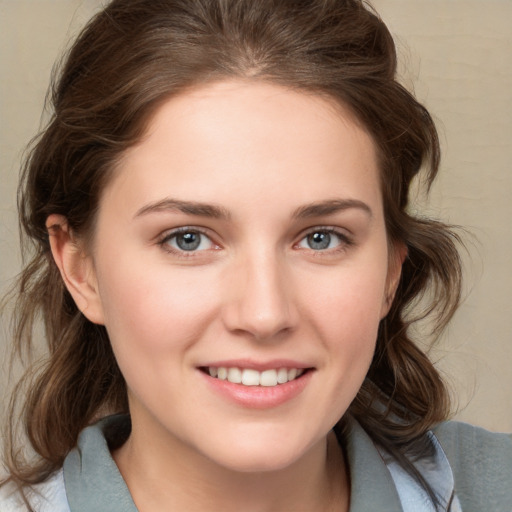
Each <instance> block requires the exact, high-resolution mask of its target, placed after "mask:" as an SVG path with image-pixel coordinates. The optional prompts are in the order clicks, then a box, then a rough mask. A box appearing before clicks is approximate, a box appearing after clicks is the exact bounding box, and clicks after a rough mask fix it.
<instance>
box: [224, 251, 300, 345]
mask: <svg viewBox="0 0 512 512" xmlns="http://www.w3.org/2000/svg"><path fill="white" fill-rule="evenodd" d="M231 278H232V279H233V280H234V281H235V283H234V289H235V293H234V295H233V296H232V297H231V301H230V304H228V305H227V308H228V311H227V317H228V326H229V328H230V329H231V330H236V331H245V332H247V333H250V334H251V335H252V336H253V337H254V338H257V339H265V338H270V337H272V336H275V335H276V334H278V333H281V332H283V331H286V330H289V329H291V328H292V327H293V325H294V322H295V314H294V304H293V294H292V290H291V289H290V287H291V282H290V276H289V273H288V271H287V268H286V264H285V262H284V261H283V257H282V255H279V254H278V253H277V251H276V250H273V249H272V248H269V247H266V248H265V247H261V246H260V247H258V248H257V249H255V250H252V251H248V252H247V253H245V254H244V255H243V256H241V258H240V260H239V261H238V263H237V269H236V271H235V272H234V273H233V275H232V276H231Z"/></svg>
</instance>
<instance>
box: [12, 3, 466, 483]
mask: <svg viewBox="0 0 512 512" xmlns="http://www.w3.org/2000/svg"><path fill="white" fill-rule="evenodd" d="M396 68H397V59H396V50H395V46H394V42H393V39H392V37H391V35H390V33H389V31H388V29H387V27H386V26H385V24H384V23H383V22H382V21H381V20H380V18H379V17H378V15H377V14H376V13H375V12H374V11H373V9H372V8H371V7H370V6H369V5H368V4H366V3H365V2H364V1H362V0H258V1H254V0H114V1H113V2H111V3H110V4H108V5H107V6H106V7H105V9H103V10H102V11H100V12H99V13H98V14H97V15H96V16H95V17H94V18H93V19H92V20H91V21H90V22H89V23H88V24H87V26H86V27H85V28H84V30H83V31H82V32H81V34H80V35H79V37H78V39H77V40H76V42H75V43H74V45H73V46H72V48H71V49H70V51H69V52H68V55H67V58H66V59H65V61H64V64H63V66H62V69H61V71H60V73H59V76H58V78H57V79H55V80H54V82H53V86H52V88H51V104H52V107H53V112H52V116H51V119H50V120H49V123H48V125H47V126H46V128H45V129H44V130H43V132H42V133H41V134H40V136H39V137H38V138H37V139H36V140H35V142H34V143H33V146H32V148H31V151H30V153H29V154H28V157H27V159H26V161H25V165H24V168H23V174H22V178H21V182H20V188H19V198H18V202H19V212H20V224H21V228H22V233H23V235H22V237H23V243H24V244H25V249H26V253H27V254H29V255H30V256H29V257H30V259H29V260H28V262H27V264H26V266H25V267H24V270H23V271H22V273H21V274H20V277H19V280H18V282H17V288H16V290H17V292H16V293H17V303H16V307H15V312H14V324H13V326H14V327H13V328H14V345H13V346H14V350H15V351H16V352H17V353H23V352H25V351H28V352H30V351H32V350H33V345H34V340H33V338H34V334H33V332H34V327H35V325H36V323H37V320H38V318H40V319H41V320H42V324H43V326H44V332H45V339H46V342H47V357H46V358H45V360H44V363H43V364H40V365H39V366H38V367H34V366H33V365H32V366H31V367H29V368H28V369H27V373H26V375H25V377H24V380H23V381H22V382H24V383H25V388H21V387H19V388H18V392H15V393H14V395H13V400H12V403H11V407H12V411H13V412H12V418H11V420H10V422H11V424H10V431H9V439H8V446H7V450H6V456H7V464H8V469H9V471H10V474H11V478H12V479H14V480H16V481H18V482H22V483H24V484H32V483H36V482H40V481H43V480H44V479H46V478H47V477H48V476H49V475H50V474H51V473H52V472H53V471H55V470H56V469H57V468H59V467H60V466H62V464H63V460H64V458H65V457H66V455H67V454H68V452H69V451H70V450H71V449H72V448H73V447H74V446H75V444H76V442H77V437H78V434H79V432H80V430H81V429H83V428H84V427H85V426H86V425H88V424H90V423H91V422H92V421H94V420H95V419H96V418H98V417H100V416H102V415H104V414H106V413H110V412H128V404H127V392H126V385H125V382H124V379H123V377H122V375H121V372H120V370H119V368H118V366H117V363H116V360H115V358H114V354H113V352H112V350H111V348H110V343H109V339H108V336H107V333H106V330H105V328H104V327H103V326H100V325H94V324H92V323H91V322H89V321H88V320H87V319H86V318H85V317H84V316H83V315H82V314H81V313H80V311H79V310H78V309H77V307H76V305H75V304H74V302H73V300H72V298H71V296H70V294H69V293H68V291H67V290H66V288H65V286H64V284H63V281H62V279H61V277H60V274H59V272H58V269H57V267H56V265H55V263H54V261H53V258H52V255H51V251H50V245H49V238H48V232H47V228H46V225H45V222H46V219H47V217H48V216H49V215H50V214H61V215H63V216H65V217H66V219H67V222H68V224H69V226H70V228H71V229H72V230H73V231H74V232H75V233H77V234H78V235H79V236H84V237H87V236H89V235H90V234H91V233H92V232H93V231H94V221H95V217H96V211H97V207H98V201H99V198H100V194H101V191H102V190H103V188H104V187H105V185H106V184H107V183H108V181H109V179H110V177H111V175H112V172H113V169H114V168H115V164H116V162H118V161H119V159H120V157H121V156H122V155H123V153H124V152H125V150H126V149H127V148H130V147H131V146H133V145H134V144H135V143H137V142H138V141H139V140H140V139H141V137H142V136H143V134H144V132H145V128H146V127H147V124H148V122H149V120H150V119H151V116H152V115H153V114H154V112H155V111H156V109H157V108H158V107H159V105H161V104H162V102H164V101H165V100H167V99H169V98H170V97H172V96H175V95H177V94H180V93H182V92H183V91H186V90H187V89H189V88H190V87H193V86H197V85H201V84H207V83H212V82H215V81H218V80H223V79H231V78H233V79H242V80H249V81H250V80H258V81H265V82H269V83H273V84H278V85H282V86H284V87H287V88H292V89H293V90H298V91H304V92H307V93H312V94H318V95H323V96H325V97H327V98H330V99H333V100H335V101H337V102H339V103H340V104H343V105H344V106H346V107H348V108H349V109H350V110H351V112H352V113H353V114H354V115H355V117H356V118H357V119H358V120H359V122H360V123H361V124H362V125H363V126H364V127H365V129H366V130H367V131H368V132H369V133H370V135H371V136H372V138H373V141H374V143H375V145H376V147H377V152H378V158H379V167H380V172H381V175H380V178H381V187H382V194H383V201H384V210H385V219H386V229H387V233H388V238H389V240H390V242H391V244H392V243H399V244H402V245H404V246H405V247H406V248H407V257H406V259H405V261H404V263H403V268H402V275H401V280H400V283H399V286H398V290H397V293H396V297H395V299H394V301H393V304H392V306H391V310H390V312H389V314H388V315H387V316H386V318H384V319H383V320H382V321H381V325H380V328H379V332H378V339H377V345H376V351H375V355H374V358H373V361H372V364H371V367H370V370H369V373H368V375H367V377H366V379H365V381H364V383H363V385H362V387H361V389H360V391H359V393H358V395H357V397H356V398H355V400H354V401H353V403H352V404H351V406H350V408H349V410H348V412H347V414H346V415H345V416H346V417H348V416H352V417H354V418H356V419H357V420H358V421H359V422H360V424H361V425H362V426H363V428H364V429H365V430H366V431H367V432H368V434H369V435H370V436H371V437H372V438H373V439H374V440H375V441H376V442H378V443H380V444H381V445H383V446H384V447H386V448H387V449H388V450H389V451H391V452H392V453H395V454H398V457H400V454H402V453H404V451H405V450H406V449H408V447H410V446H411V445H412V444H413V443H414V442H415V441H416V440H418V439H420V438H421V436H422V435H423V434H424V433H425V432H426V431H427V430H428V429H429V428H431V427H432V426H433V425H434V424H436V423H438V422H440V421H442V420H444V419H446V418H447V416H448V414H449V399H448V393H447V389H446V388H445V385H444V384H443V381H442V379H441V378H440V375H439V373H438V371H437V370H436V369H435V367H434V366H433V364H432V363H431V361H430V360H429V358H428V357H427V355H426V354H425V353H424V352H423V351H422V350H420V348H418V346H417V345H416V344H415V343H414V341H413V340H412V339H411V334H410V331H411V329H410V328H409V327H410V325H411V323H412V322H413V321H415V320H417V319H418V318H419V317H421V318H423V317H425V316H427V315H429V316H431V317H432V319H433V320H432V321H433V326H434V329H433V332H435V333H439V332H440V331H441V330H442V328H443V327H444V326H445V325H446V323H447V322H448V321H449V319H450V318H451V316H452V315H453V313H454V311H455V309H456V307H457V306H458V303H459V300H460V290H461V264H460V259H459V254H458V251H457V245H458V243H459V242H460V240H459V238H458V236H457V234H456V232H455V231H454V230H453V229H452V228H450V227H449V226H447V225H445V224H443V223H441V222H438V221H434V220H428V219H425V218H418V217H415V216H413V215H412V214H411V213H410V211H409V209H408V200H409V188H410V185H411V181H412V180H413V178H414V177H415V176H417V175H418V173H420V171H422V173H423V180H424V184H425V186H426V188H427V189H429V188H430V186H431V184H432V181H433V180H434V178H435V176H436V174H437V171H438V167H439V158H440V150H439V141H438V136H437V132H436V128H435V125H434V122H433V120H432V118H431V116H430V115H429V113H428V112H427V110H426V109H425V108H424V107H423V106H422V105H421V104H420V103H418V101H416V99H415V98H414V97H413V96H412V95H411V94H410V93H409V92H408V91H407V90H406V89H405V88H404V87H403V86H402V85H401V84H400V83H399V81H398V79H397V69H396ZM420 301H421V304H422V306H423V307H422V310H421V313H420V314H417V315H416V316H413V312H414V310H415V306H417V305H418V303H419V302H420ZM27 383H28V384H27ZM20 386H21V384H20ZM22 389H23V390H24V391H23V392H22V391H21V390H22ZM20 396H23V398H20ZM16 397H18V398H16ZM17 400H24V402H23V404H22V414H21V416H20V417H21V418H22V420H21V422H22V425H23V428H24V432H25V433H26V435H27V436H28V439H29V441H30V444H31V446H32V447H33V449H34V450H35V452H36V454H37V458H36V459H35V460H32V461H31V462H29V463H27V462H25V461H24V459H23V457H21V456H19V450H18V449H17V443H16V420H15V418H16V416H15V410H16V408H17V404H16V402H17ZM340 421H341V423H340V425H342V424H343V421H344V420H343V419H342V420H340ZM401 460H402V459H401ZM402 462H403V463H404V464H405V465H407V463H406V462H404V461H403V460H402ZM412 471H413V470H412ZM413 472H414V471H413Z"/></svg>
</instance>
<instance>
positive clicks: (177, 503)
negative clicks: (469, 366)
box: [1, 0, 512, 512]
mask: <svg viewBox="0 0 512 512" xmlns="http://www.w3.org/2000/svg"><path fill="white" fill-rule="evenodd" d="M395 73H396V58H395V50H394V45H393V41H392V38H391V36H390V34H389V32H388V31H387V29H386V27H385V25H384V24H383V23H382V22H381V21H380V19H379V18H378V17H377V15H376V14H375V13H373V12H372V11H371V10H370V8H369V7H366V6H365V5H363V3H361V2H360V1H355V0H307V1H301V2H297V0H294V1H291V0H263V1H259V2H254V0H251V1H249V0H237V1H228V0H215V1H212V0H197V1H193V2H190V1H185V0H182V1H177V0H173V1H171V0H166V1H159V2H155V1H154V0H151V1H150V0H131V1H127V0H115V1H114V2H112V3H110V4H109V5H108V6H107V7H106V8H105V9H104V10H103V11H102V12H100V13H99V14H98V15H97V16H96V17H95V18H94V19H93V20H92V21H91V22H90V23H89V24H88V26H87V27H86V28H85V29H84V31H83V32H82V34H81V35H80V37H79V38H78V40H77V42H76V43H75V44H74V46H73V48H72V49H71V51H70V53H69V55H68V57H67V60H66V63H65V65H64V68H63V70H62V73H61V76H60V78H59V80H58V81H57V82H56V84H55V86H54V89H53V105H54V109H55V113H54V116H53V118H52V120H51V122H50V123H49V125H48V127H47V128H46V129H45V131H44V132H43V134H42V135H41V137H40V138H39V140H38V141H37V143H36V144H35V146H34V148H33V150H32V153H31V155H30V158H29V159H28V160H27V164H26V167H25V172H24V176H23V183H22V186H21V195H20V215H21V221H22V225H23V227H24V230H25V232H26V235H27V236H28V237H29V239H31V240H32V241H33V242H34V244H35V254H34V257H33V260H32V262H31V263H30V264H29V265H28V266H27V267H26V269H25V270H24V273H23V275H22V277H21V279H20V283H19V291H20V295H19V297H20V298H19V302H18V309H17V317H16V322H15V327H16V332H15V339H16V349H17V350H23V349H24V348H27V347H28V348H29V349H30V346H31V345H30V343H31V330H32V325H33V322H34V320H35V318H36V316H37V315H39V314H40V315H41V317H42V319H43V322H44V325H45V329H46V338H47V341H48V359H47V361H46V363H45V365H44V366H43V367H42V368H30V369H29V370H28V372H27V375H26V378H25V381H24V383H25V384H26V388H24V391H23V393H22V392H21V389H22V388H21V387H20V388H19V390H20V391H19V392H18V393H16V394H15V397H20V396H24V397H25V398H24V403H23V404H22V407H23V410H22V413H23V423H24V428H25V429H26V433H27V435H28V440H29V441H30V444H31V446H32V447H33V448H34V450H35V452H36V454H37V459H35V460H31V461H30V462H24V461H23V460H22V459H21V458H20V456H19V452H18V451H17V445H16V442H15V425H12V426H11V432H10V437H9V446H8V450H7V452H6V454H7V466H8V470H9V473H10V480H9V482H7V483H5V484H4V485H3V487H2V489H1V492H2V496H3V499H4V503H2V507H3V508H2V510H4V509H7V510H19V509H20V507H21V506H22V505H21V503H22V501H21V500H22V499H23V498H24V499H25V502H26V506H27V507H29V508H32V509H34V510H42V511H44V510H52V511H54V510H63V511H72V512H83V511H87V510H94V511H98V510H109V511H113V510H123V511H124V510H139V511H141V512H144V511H151V510H188V511H194V510H202V511H204V510H217V509H223V510H235V509H236V510H239V509H240V508H243V509H248V510H258V511H270V510H307V511H315V510H322V511H325V510H345V511H348V510H350V511H353V512H355V511H363V510H377V509H378V510H393V511H396V510H400V509H402V510H414V511H421V510H451V511H457V510H464V511H465V512H466V511H471V510H475V511H477V510H484V509H488V510H508V509H507V508H506V507H509V504H510V502H511V500H512V496H511V495H510V489H509V488H510V486H509V485H507V483H509V482H508V480H509V476H508V475H509V474H510V472H509V470H510V468H511V465H512V442H511V441H510V439H509V438H508V437H506V436H498V435H493V434H489V433H486V432H484V431H481V430H478V429H473V428H472V427H469V426H465V425H459V424H454V423H443V424H441V425H440V426H437V425H439V424H440V423H441V422H443V420H445V419H446V418H447V417H448V414H449V404H448V398H447V392H446V389H445V387H444V385H443V382H442V381H441V379H440V377H439V375H438V373H437V371H436V369H435V368H434V367H433V365H432V364H431V363H430V361H429V360H428V358H427V357H426V356H425V354H424V353H423V352H422V351H421V350H419V349H418V348H417V347H416V345H415V344H414V343H413V341H412V339H411V338H410V335H409V332H408V327H409V325H410V323H411V321H412V320H413V319H414V315H413V313H412V312H411V311H410V310H411V305H413V304H414V303H415V301H416V300H417V299H418V298H419V297H420V296H422V295H424V294H426V293H427V290H428V293H429V294H430V295H426V296H427V297H429V300H430V305H429V306H428V307H427V312H428V313H433V314H434V318H435V320H436V322H437V323H436V327H437V329H438V330H440V329H441V328H442V327H443V326H444V325H445V324H446V322H447V321H448V320H449V318H450V317H451V316H452V314H453V312H454V311H455V308H456V307H457V304H458V300H459V294H460V262H459V257H458V253H457V249H456V243H457V241H458V238H457V236H456V235H455V234H454V233H453V232H452V231H451V230H450V229H449V228H448V227H447V226H445V225H443V224H441V223H439V222H435V221H431V220H425V219H418V218H415V217H413V216H411V215H409V213H408V209H407V206H408V190H409V186H410V183H411V180H412V179H413V178H414V177H415V176H416V175H417V174H418V173H419V172H420V168H422V166H423V169H424V172H425V174H426V178H425V179H426V182H427V185H430V184H431V182H432V180H433V179H434V178H435V175H436V173H437V169H438V165H439V146H438V140H437V134H436V130H435V127H434V124H433V122H432V120H431V118H430V116H429V114H428V112H427V111H426V110H425V109H424V108H423V107H422V106H421V105H420V104H418V102H417V101H416V100H415V99H414V98H413V97H412V96H411V95H410V94H409V93H408V92H406V91H405V90H404V89H403V88H402V87H401V86H400V85H399V84H398V83H397V82H396V80H395ZM12 408H13V417H14V414H15V411H16V409H17V404H16V403H13V405H12ZM98 420H99V422H98ZM434 427H435V428H434ZM507 471H508V472H507ZM16 488H19V489H20V490H19V491H15V489H16Z"/></svg>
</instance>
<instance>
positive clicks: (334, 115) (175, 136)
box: [107, 81, 380, 208]
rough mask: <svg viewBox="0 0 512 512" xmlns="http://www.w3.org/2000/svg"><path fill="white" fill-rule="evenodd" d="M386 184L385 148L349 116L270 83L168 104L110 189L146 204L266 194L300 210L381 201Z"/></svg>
mask: <svg viewBox="0 0 512 512" xmlns="http://www.w3.org/2000/svg"><path fill="white" fill-rule="evenodd" d="M378 181H379V180H378V169H377V157H376V150H375V145H374V143H373V141H372V139H371V137H370V136H369V134H368V133H367V132H366V131H365V130H364V128H363V127H362V126H361V125H360V123H358V122H357V120H356V119H355V117H354V116H353V115H352V113H351V112H350V111H349V110H348V109H347V108H345V107H343V106H342V105H340V104H338V103H336V102H335V101H334V100H330V99H328V98H324V97H322V96H319V95H315V94H309V93H304V92H298V91H294V90H290V89H287V88H284V87H281V86H276V85H272V84H268V83H261V82H256V83H254V82H244V81H228V82H220V83H215V84H209V85H205V86H202V87H197V88H195V89H192V90H189V91H187V92H185V93H183V94H180V95H178V96H176V97H173V98H171V99H169V100H167V101H166V102H164V103H163V104H162V105H161V106H160V107H159V108H158V109H157V110H156V112H155V114H154V116H153V118H152V119H151V121H150V123H149V125H148V128H147V131H146V133H145V135H144V137H143V138H142V140H141V141H140V142H139V143H138V144H137V145H136V146H134V147H132V148H130V149H129V150H127V151H126V153H125V154H124V155H123V157H122V158H121V160H120V162H119V164H118V166H117V169H116V173H115V177H114V179H113V182H114V183H112V184H111V185H115V187H112V186H110V187H107V188H110V189H112V188H115V189H116V190H118V191H119V190H120V187H121V188H123V187H124V188H125V189H126V190H125V194H126V196H125V197H126V198H128V197H129V196H130V195H133V192H136V194H137V196H138V197H139V199H140V200H143V201H146V202H150V201H156V200H158V199H159V196H160V198H161V197H162V196H163V195H166V194H167V195H172V196H173V197H176V196H177V197H178V198H180V199H185V200H196V201H202V200H204V201H209V202H211V200H212V195H214V196H216V198H217V199H218V201H219V202H221V203H222V202H227V203H229V204H230V205H233V206H234V205H236V204H237V202H238V200H240V201H241V202H243V203H244V204H247V202H250V200H252V199H255V200H261V198H262V196H263V197H264V198H265V199H266V200H267V201H271V200H275V201H278V202H280V203H282V204H285V203H290V207H292V206H293V207H294V208H295V207H296V206H297V205H298V204H304V203H309V202H312V201H317V200H324V199H326V196H329V195H332V196H336V197H338V196H354V195H356V196H364V197H360V198H357V197H356V198H357V199H365V200H366V201H371V202H374V203H375V202H379V201H380V190H379V189H380V187H379V185H378ZM130 189H131V190H130ZM291 203H296V204H294V205H292V204H291Z"/></svg>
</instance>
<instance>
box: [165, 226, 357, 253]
mask: <svg viewBox="0 0 512 512" xmlns="http://www.w3.org/2000/svg"><path fill="white" fill-rule="evenodd" d="M187 233H191V234H199V235H200V236H202V237H206V238H207V239H208V240H209V242H210V244H211V245H213V246H214V248H213V250H216V249H219V246H218V245H217V244H215V242H214V241H213V240H212V238H211V236H210V235H209V234H208V232H207V231H206V230H203V229H201V228H197V227H190V226H184V227H180V228H177V229H174V230H172V231H170V232H167V233H164V234H163V235H162V236H161V238H160V239H159V240H158V241H157V243H158V245H159V246H160V247H162V249H163V250H165V251H166V252H169V253H171V254H174V255H177V256H179V257H182V258H191V257H197V253H201V252H204V251H206V250H211V249H203V250H200V251H196V250H190V251H187V250H185V249H179V248H174V247H171V246H170V244H169V242H170V241H171V240H173V239H175V238H176V237H177V236H179V235H180V234H187ZM316 233H322V234H329V235H335V236H336V237H337V238H338V239H339V241H340V243H339V244H338V246H336V247H334V248H330V249H329V248H326V249H319V250H315V249H312V248H300V247H298V245H299V244H300V243H301V242H302V241H303V240H306V239H307V237H308V236H310V235H313V234H316ZM200 243H201V242H200ZM352 245H354V241H353V239H352V238H351V237H350V236H348V235H347V234H346V232H344V231H341V230H339V229H336V228H333V227H323V226H316V227H314V228H311V229H310V230H308V231H307V232H306V233H305V234H303V235H302V236H301V238H300V240H299V241H298V242H297V243H295V244H294V247H298V248H299V249H304V250H309V251H311V252H313V253H314V254H315V256H321V255H327V254H330V255H332V254H337V253H340V252H344V251H346V250H347V249H348V248H349V247H350V246H352Z"/></svg>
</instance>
